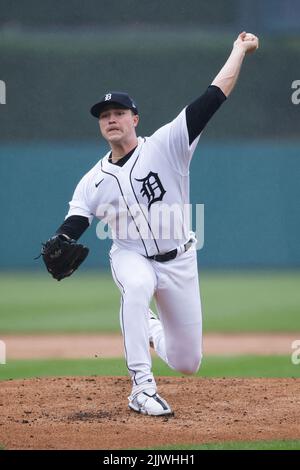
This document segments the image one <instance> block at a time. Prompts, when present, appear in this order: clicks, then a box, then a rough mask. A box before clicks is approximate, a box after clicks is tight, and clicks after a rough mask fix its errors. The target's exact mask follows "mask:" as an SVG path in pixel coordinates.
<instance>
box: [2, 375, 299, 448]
mask: <svg viewBox="0 0 300 470" xmlns="http://www.w3.org/2000/svg"><path fill="white" fill-rule="evenodd" d="M158 386H159V393H160V394H161V395H162V396H163V397H164V398H166V400H168V402H169V403H170V405H171V406H172V408H173V410H174V412H175V416H174V417H169V418H167V417H150V416H142V415H139V414H137V413H134V412H133V411H130V410H129V409H128V407H127V395H128V394H129V392H130V386H129V380H128V378H126V377H68V378H43V379H27V380H14V381H4V382H1V391H0V443H1V444H3V445H4V446H5V448H7V449H126V448H127V449H128V448H138V447H152V448H153V447H155V446H158V445H163V444H174V445H175V448H176V444H180V443H206V442H219V441H225V440H264V439H300V395H299V389H300V379H292V378H291V379H206V378H173V377H172V378H170V377H161V378H158Z"/></svg>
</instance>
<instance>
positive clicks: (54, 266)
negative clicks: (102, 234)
mask: <svg viewBox="0 0 300 470" xmlns="http://www.w3.org/2000/svg"><path fill="white" fill-rule="evenodd" d="M42 245H43V246H42V251H41V255H42V257H43V260H44V263H45V265H46V268H47V269H48V271H49V273H50V274H52V276H53V277H54V279H57V280H58V281H61V280H62V279H64V278H65V277H68V276H71V274H73V272H74V271H76V269H77V268H78V267H79V266H80V265H81V263H82V262H83V261H84V260H85V258H86V257H87V255H88V253H89V249H88V248H86V247H85V246H83V245H80V244H77V243H76V240H73V239H72V238H68V237H67V236H66V235H55V236H54V237H52V238H50V239H49V240H48V241H46V243H43V244H42Z"/></svg>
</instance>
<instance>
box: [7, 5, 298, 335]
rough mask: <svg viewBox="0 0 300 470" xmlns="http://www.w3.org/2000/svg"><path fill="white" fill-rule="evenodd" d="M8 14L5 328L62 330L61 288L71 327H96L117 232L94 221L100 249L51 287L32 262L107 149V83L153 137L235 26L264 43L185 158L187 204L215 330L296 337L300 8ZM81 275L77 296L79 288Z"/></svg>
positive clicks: (89, 239) (198, 83)
mask: <svg viewBox="0 0 300 470" xmlns="http://www.w3.org/2000/svg"><path fill="white" fill-rule="evenodd" d="M0 11H1V15H0V55H1V67H0V79H1V80H3V81H4V82H5V84H6V104H5V105H0V139H1V140H0V168H1V176H2V181H1V185H0V195H1V196H0V197H1V220H2V223H1V258H0V269H1V277H0V279H1V286H2V291H3V294H2V295H1V297H2V307H1V310H2V312H1V317H2V321H1V320H0V323H2V327H1V330H2V331H4V332H5V331H6V332H8V331H10V332H11V331H18V330H20V331H23V329H24V331H28V328H29V325H31V326H32V328H33V329H43V328H42V326H43V321H45V318H46V317H44V316H42V317H41V316H40V315H39V314H40V313H42V312H44V313H45V311H46V310H47V311H48V312H49V315H50V316H51V315H52V319H53V318H55V320H52V321H53V323H52V322H51V319H50V317H47V318H48V320H49V322H48V320H47V321H46V326H45V328H46V329H47V328H51V325H53V324H57V323H58V326H57V330H60V328H62V325H61V326H59V318H61V317H58V315H57V316H55V313H57V310H55V307H54V306H53V305H52V307H51V299H53V295H54V297H55V298H56V300H55V303H56V308H57V309H58V311H59V312H60V311H61V310H63V311H64V312H65V313H66V312H68V315H70V317H69V320H68V322H67V325H69V328H71V329H72V325H73V327H74V325H75V324H77V325H78V329H80V328H81V327H82V328H83V329H84V326H85V327H86V329H87V330H89V329H95V328H97V325H98V329H99V330H101V327H102V326H103V325H102V323H101V322H100V323H97V321H99V317H98V313H97V312H98V309H101V310H103V304H102V299H103V297H104V296H105V292H104V290H105V289H108V288H107V287H106V286H107V281H106V276H107V274H106V272H107V271H108V269H109V266H108V256H107V251H108V248H109V245H110V241H108V240H107V241H104V242H103V241H101V242H100V241H99V240H98V239H97V237H96V224H95V223H94V224H93V226H92V228H90V229H89V231H88V232H86V233H85V234H84V236H83V237H82V241H83V242H84V243H86V244H87V245H88V246H89V247H90V248H91V253H90V256H89V257H88V259H87V261H86V263H85V265H84V266H83V267H82V268H81V269H80V272H78V273H76V274H75V276H74V279H69V280H66V281H64V283H63V284H62V285H60V284H59V285H58V284H54V282H53V281H52V280H51V279H50V278H49V277H48V274H47V273H46V271H45V270H44V267H43V266H42V263H41V260H39V261H34V257H35V256H36V255H37V254H38V252H39V249H40V243H41V241H44V240H46V239H47V238H48V237H49V236H51V235H52V234H53V233H54V231H55V229H56V228H57V227H58V226H59V225H60V224H61V222H62V220H63V218H64V216H65V214H66V211H67V204H68V201H69V200H70V198H71V196H72V192H73V190H74V187H75V185H76V183H77V182H78V180H79V179H80V178H81V176H82V175H83V174H84V173H85V172H86V171H87V170H88V169H89V168H90V167H91V166H92V165H93V164H94V163H95V162H96V161H97V160H98V159H99V158H100V156H102V155H103V152H104V151H105V150H106V147H105V143H104V142H103V141H102V140H101V138H100V136H99V132H98V124H97V121H96V120H95V119H93V118H92V117H91V116H90V114H89V108H90V106H91V104H93V103H94V102H95V100H97V99H98V98H99V97H100V96H101V95H102V94H103V93H104V92H105V91H106V90H111V89H114V90H116V89H117V90H127V91H128V92H129V93H130V94H131V95H132V96H133V97H134V98H135V99H136V101H137V103H138V106H139V109H140V114H141V123H140V129H139V132H140V135H150V134H151V133H152V132H153V131H154V130H155V129H156V128H157V127H159V126H160V125H162V124H163V123H165V122H168V121H169V120H171V119H172V118H173V117H174V116H175V115H176V114H177V113H178V112H179V111H180V110H181V109H182V107H184V106H185V105H186V104H188V103H189V102H190V101H191V100H193V99H194V98H196V97H197V96H199V94H201V93H202V92H203V91H204V90H205V89H206V87H207V86H208V85H209V84H210V82H211V81H212V79H213V78H214V76H215V75H216V73H217V72H218V71H219V69H220V68H221V66H222V65H223V63H224V62H225V60H226V58H227V56H228V54H229V52H230V50H231V46H232V42H233V40H234V39H235V38H236V36H237V34H238V33H239V32H240V31H242V30H249V31H251V32H254V33H255V34H257V35H258V36H259V38H260V49H259V51H258V53H256V54H254V55H253V56H251V57H249V58H247V60H246V61H245V63H244V66H243V69H242V72H241V76H240V79H239V83H238V85H237V87H236V89H235V90H234V92H233V94H232V95H231V97H230V99H229V100H228V101H227V102H226V103H225V105H224V106H223V107H222V109H221V110H220V111H219V112H218V113H217V115H216V116H215V117H214V118H213V120H212V122H211V123H209V125H208V127H207V129H206V130H205V132H204V134H203V136H202V138H201V141H200V144H199V146H198V149H197V151H196V154H195V156H194V159H193V163H192V167H191V200H192V203H193V204H196V203H202V204H204V205H205V243H204V248H203V249H202V250H201V251H199V253H198V256H199V267H200V270H201V271H202V274H201V275H202V278H203V280H204V286H203V289H202V294H203V297H204V302H205V307H206V308H205V322H206V323H205V325H206V326H207V328H208V329H215V330H218V329H220V330H224V329H227V330H237V329H241V330H245V329H247V328H250V329H252V330H253V329H254V330H255V329H258V330H259V329H261V328H262V329H264V330H274V329H276V330H280V329H283V330H292V331H293V330H297V329H298V331H299V330H300V319H299V315H298V312H299V307H300V299H299V280H300V274H299V271H298V270H299V267H300V244H299V230H300V218H299V201H300V185H299V178H300V158H299V157H300V138H299V117H300V105H299V106H297V105H295V104H293V103H292V100H291V95H292V92H293V90H292V88H291V85H292V82H293V81H294V80H297V79H300V71H299V52H300V26H299V21H298V18H299V15H300V4H299V2H297V1H296V0H294V1H293V0H270V1H268V0H264V1H263V2H261V1H259V0H252V1H251V2H248V1H244V0H228V1H221V0H215V1H214V2H207V1H202V0H187V1H186V2H182V1H180V0H172V1H171V0H166V1H165V2H160V1H158V0H153V1H151V2H149V1H142V0H140V1H138V0H122V1H120V0H110V1H106V0H102V1H99V0H87V1H85V2H80V1H79V0H69V1H68V2H66V1H65V2H62V1H57V0H51V1H50V0H45V1H43V2H38V1H37V0H27V1H26V2H20V1H14V0H0ZM92 270H96V273H94V274H93V271H92ZM207 270H209V273H208V271H207ZM229 270H230V271H229ZM100 271H101V272H103V274H102V276H103V278H101V275H100ZM249 271H250V273H249ZM8 273H10V274H8ZM101 279H103V281H102V280H101ZM109 282H112V281H109ZM41 283H42V284H43V285H41ZM78 283H79V284H81V286H83V289H82V291H80V292H82V296H83V297H80V298H81V299H82V305H81V304H80V301H79V300H78V297H79V296H78V295H76V294H75V293H74V290H73V291H72V288H71V286H77V285H78ZM242 284H243V286H242ZM38 286H40V287H38ZM68 286H69V287H68ZM91 286H93V289H92V288H91ZM97 286H98V287H97ZM38 289H40V290H39V292H38ZM43 289H44V290H43ZM74 289H75V287H74ZM76 289H77V287H76ZM111 289H112V292H113V293H112V299H113V300H112V302H113V303H112V304H111V303H109V302H110V301H107V305H106V307H107V311H109V312H111V315H113V313H112V312H115V311H116V310H117V309H118V294H117V292H116V290H113V287H111ZM58 292H59V293H60V294H58ZM62 292H65V294H64V295H65V296H64V302H63V304H60V306H58V303H59V298H60V297H59V295H63V294H62ZM56 296H57V297H56ZM37 299H38V300H37ZM74 299H77V300H76V301H75V300H74ZM37 302H39V303H37ZM49 302H50V303H49ZM78 302H79V303H78ZM75 303H76V305H75ZM91 303H92V305H91ZM62 305H63V306H62ZM80 305H81V307H82V308H85V310H87V311H88V312H93V314H91V315H92V317H93V320H91V315H90V316H89V315H87V316H86V318H85V319H84V318H82V317H81V318H82V319H81V321H80V322H79V323H76V322H77V320H78V316H79V313H78V316H77V317H76V319H74V318H73V320H74V321H73V322H72V312H73V313H74V311H79V310H80V308H81V307H80ZM109 305H110V306H109ZM111 305H113V307H111ZM26 312H27V313H26ZM81 312H82V310H81ZM226 312H228V315H229V316H230V315H231V317H230V318H231V321H229V319H228V317H226ZM233 312H234V314H233ZM243 313H244V315H243ZM251 314H252V315H254V316H255V318H256V320H255V321H254V317H251ZM26 315H27V316H26ZM53 315H54V316H53ZM30 319H31V321H30ZM96 319H97V320H96ZM89 321H90V323H89ZM257 322H258V323H257ZM108 323H109V326H107V325H106V327H107V329H108V330H110V329H112V326H111V323H110V321H108ZM112 323H113V325H114V326H113V328H117V324H118V319H117V315H116V314H115V317H114V320H113V322H112ZM105 324H106V323H105ZM21 325H23V326H21ZM26 325H27V328H26ZM87 325H89V326H87ZM247 325H248V326H247ZM262 325H263V326H262ZM54 329H55V328H54ZM67 329H68V328H67ZM104 329H105V326H104Z"/></svg>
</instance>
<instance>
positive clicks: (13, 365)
mask: <svg viewBox="0 0 300 470" xmlns="http://www.w3.org/2000/svg"><path fill="white" fill-rule="evenodd" d="M153 372H154V375H155V376H174V377H181V376H182V374H179V373H177V372H175V371H173V370H172V369H170V368H169V367H168V366H167V365H166V364H165V363H164V362H162V361H161V360H160V359H159V358H154V359H153ZM84 375H113V376H116V375H121V376H127V375H128V373H127V369H126V365H125V361H124V359H123V358H112V359H96V358H95V359H79V360H75V359H67V360H65V359H57V360H55V359H48V360H41V359H34V360H12V361H8V363H7V364H6V365H1V366H0V380H9V379H19V378H28V377H46V376H61V377H63V376H84ZM197 376H198V377H300V365H298V366H295V365H293V364H292V363H291V359H290V357H289V356H274V357H271V356H232V357H220V356H207V357H205V358H204V359H203V364H202V366H201V368H200V370H199V372H198V374H197Z"/></svg>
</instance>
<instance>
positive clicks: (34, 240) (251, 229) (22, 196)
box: [0, 136, 300, 268]
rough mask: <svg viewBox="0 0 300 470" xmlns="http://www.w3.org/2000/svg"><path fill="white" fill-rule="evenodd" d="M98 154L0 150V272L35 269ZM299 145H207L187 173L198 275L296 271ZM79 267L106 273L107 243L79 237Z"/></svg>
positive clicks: (90, 149) (67, 148) (92, 234)
mask: <svg viewBox="0 0 300 470" xmlns="http://www.w3.org/2000/svg"><path fill="white" fill-rule="evenodd" d="M103 151H105V149H104V148H103V147H101V146H99V145H98V146H97V145H94V144H89V143H88V142H86V143H84V142H81V143H80V142H79V143H76V142H74V143H69V144H66V143H65V144H62V143H56V144H54V143H49V144H46V143H40V144H26V145H22V144H19V145H6V146H5V145H3V146H1V147H0V171H1V176H2V183H1V186H0V200H1V226H2V227H1V267H2V268H18V267H30V268H32V267H36V268H38V267H40V266H41V262H38V261H34V260H33V258H34V256H36V255H37V254H38V252H39V249H40V242H41V241H44V240H46V239H47V238H48V237H49V236H51V235H52V234H53V233H54V231H55V229H56V228H57V227H58V226H59V225H60V224H61V222H62V221H63V218H64V216H65V213H66V211H67V203H68V201H69V200H70V198H71V196H72V192H73V190H74V188H75V185H76V184H77V182H78V180H79V179H80V178H81V176H82V175H83V174H84V173H85V172H86V171H87V170H88V169H89V168H90V167H91V166H93V165H94V164H95V163H96V161H97V160H98V158H99V157H100V156H101V154H102V152H103ZM299 155H300V145H299V144H298V145H297V144H283V143H282V144H276V145H274V144H272V143H270V142H253V143H247V142H239V143H238V144H237V143H235V142H234V143H228V142H227V143H219V144H211V143H207V142H206V141H205V137H204V136H202V138H201V140H200V143H199V145H198V148H197V151H196V153H195V155H194V159H193V161H192V165H191V200H192V203H193V204H196V203H202V204H204V205H205V243H204V248H203V249H202V250H200V251H199V261H200V264H201V266H203V267H205V266H207V267H274V268H276V267H285V268H286V267H298V268H299V267H300V244H299V233H300V217H299V206H300V185H299V181H300V158H299ZM82 240H83V241H84V242H85V243H87V244H88V245H89V246H90V248H91V255H90V256H89V257H88V259H87V261H86V263H85V265H86V267H89V266H90V267H91V266H93V267H96V266H98V267H107V266H108V256H107V251H108V249H109V246H110V241H109V240H106V241H100V240H98V239H97V238H96V223H93V225H92V227H91V228H89V230H88V231H87V232H86V233H85V234H84V235H83V237H82Z"/></svg>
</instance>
